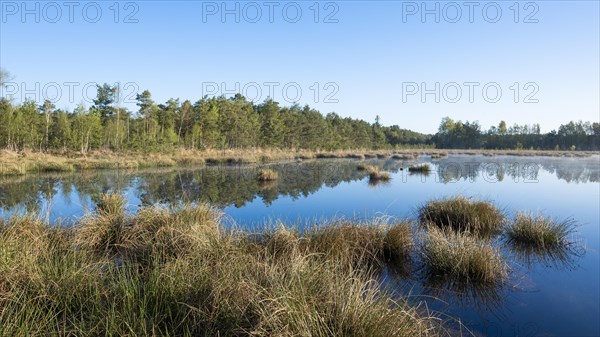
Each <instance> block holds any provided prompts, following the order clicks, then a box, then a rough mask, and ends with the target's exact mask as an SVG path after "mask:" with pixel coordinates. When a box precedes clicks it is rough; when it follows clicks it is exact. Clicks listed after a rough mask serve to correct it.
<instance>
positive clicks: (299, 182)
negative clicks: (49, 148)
mask: <svg viewBox="0 0 600 337" xmlns="http://www.w3.org/2000/svg"><path fill="white" fill-rule="evenodd" d="M356 163H357V162H356V161H354V160H318V161H307V162H302V163H287V164H273V165H269V167H270V168H271V169H273V170H275V171H277V172H278V173H279V179H278V180H277V181H274V182H270V183H267V184H265V183H261V182H259V181H258V180H257V179H256V176H257V174H258V171H259V167H255V166H207V167H203V168H198V169H179V170H174V169H162V170H160V169H155V170H147V171H118V170H109V171H83V172H77V173H69V174H60V173H55V174H43V175H42V174H40V175H26V176H22V177H18V178H16V179H14V178H13V179H3V180H0V187H1V188H0V208H2V209H5V210H9V209H15V208H17V207H26V210H27V211H38V207H39V205H40V204H41V203H42V202H43V201H44V200H51V199H52V198H53V197H54V196H55V195H56V194H57V193H59V192H60V193H61V194H62V197H63V198H69V196H70V195H71V193H77V194H78V196H79V199H80V200H81V201H82V203H89V204H88V205H82V206H90V205H95V204H96V203H97V202H98V201H99V200H100V196H101V195H102V194H104V193H106V192H109V191H119V192H122V191H124V190H128V189H131V190H132V191H133V192H134V194H135V195H136V196H137V197H139V199H140V200H141V202H142V204H146V205H148V204H154V203H172V204H177V203H181V202H208V203H211V204H213V205H215V206H220V207H225V206H229V205H235V206H236V207H241V206H243V205H245V204H246V203H247V202H250V201H252V200H254V199H255V198H256V197H257V196H258V197H259V198H261V199H262V200H263V201H264V202H265V203H267V204H270V203H271V202H273V201H274V200H275V199H277V198H279V197H281V196H288V197H291V198H293V199H297V198H300V197H306V196H308V195H310V194H311V193H314V192H316V191H317V190H319V189H320V188H321V187H322V186H324V185H325V186H328V187H334V186H337V185H338V184H340V183H342V182H350V181H356V180H360V179H363V178H364V177H365V176H366V173H365V172H362V171H358V170H357V169H356ZM373 163H375V164H378V165H384V162H383V161H374V162H373ZM390 168H394V165H392V166H390ZM396 169H399V165H396ZM66 201H67V202H69V201H68V200H66Z"/></svg>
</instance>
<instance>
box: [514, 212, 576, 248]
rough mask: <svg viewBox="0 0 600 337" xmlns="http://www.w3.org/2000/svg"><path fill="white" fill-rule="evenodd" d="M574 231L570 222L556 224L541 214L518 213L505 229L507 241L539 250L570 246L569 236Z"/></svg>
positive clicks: (573, 224) (573, 226)
mask: <svg viewBox="0 0 600 337" xmlns="http://www.w3.org/2000/svg"><path fill="white" fill-rule="evenodd" d="M574 230H575V223H574V222H573V221H572V220H570V219H567V220H564V221H561V222H558V221H556V220H554V219H553V218H551V217H545V216H543V215H542V214H540V215H538V216H537V217H535V216H533V215H532V214H527V213H518V214H517V215H516V217H515V219H514V221H513V222H511V223H510V224H509V225H508V226H507V228H506V235H507V237H508V240H509V241H510V242H513V243H519V244H526V245H531V246H533V247H535V248H539V249H554V248H557V247H565V246H568V245H570V244H571V242H570V241H569V236H570V235H571V234H572V233H573V232H574Z"/></svg>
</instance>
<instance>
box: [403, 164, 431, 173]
mask: <svg viewBox="0 0 600 337" xmlns="http://www.w3.org/2000/svg"><path fill="white" fill-rule="evenodd" d="M429 171H431V167H429V164H421V165H416V166H410V167H409V168H408V172H414V173H429Z"/></svg>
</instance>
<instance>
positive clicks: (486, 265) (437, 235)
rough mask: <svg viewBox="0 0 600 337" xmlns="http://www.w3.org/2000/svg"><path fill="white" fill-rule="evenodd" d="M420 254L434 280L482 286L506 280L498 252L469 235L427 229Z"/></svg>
mask: <svg viewBox="0 0 600 337" xmlns="http://www.w3.org/2000/svg"><path fill="white" fill-rule="evenodd" d="M422 250H423V251H422V255H423V258H424V261H425V264H426V265H427V267H428V268H429V270H430V271H431V274H432V275H434V276H443V277H450V278H453V279H456V280H462V281H467V282H473V283H482V284H499V283H502V282H503V281H504V280H505V279H506V277H507V276H508V266H507V264H506V262H505V261H504V260H503V259H502V258H501V256H500V253H499V251H498V250H497V249H495V248H494V247H492V246H491V244H490V243H488V242H485V241H484V240H481V239H479V238H477V237H473V236H471V235H468V233H461V232H456V231H454V230H452V229H449V228H446V229H440V228H438V227H437V226H430V227H429V228H428V229H427V234H426V235H425V239H424V244H423V247H422Z"/></svg>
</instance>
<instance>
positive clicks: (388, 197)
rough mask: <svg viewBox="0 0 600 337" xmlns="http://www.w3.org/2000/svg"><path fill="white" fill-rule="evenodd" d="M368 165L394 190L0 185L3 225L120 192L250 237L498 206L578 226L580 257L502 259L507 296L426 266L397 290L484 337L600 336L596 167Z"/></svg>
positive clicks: (36, 181)
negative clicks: (198, 213) (208, 211)
mask: <svg viewBox="0 0 600 337" xmlns="http://www.w3.org/2000/svg"><path fill="white" fill-rule="evenodd" d="M369 162H370V163H371V164H374V165H378V166H381V167H383V168H385V169H386V170H388V171H390V172H392V180H391V181H390V182H389V183H381V184H376V185H373V184H370V183H369V181H368V177H367V175H366V173H364V172H361V171H358V170H356V164H357V163H358V161H356V160H315V161H304V162H299V163H296V162H293V163H287V164H276V165H269V166H270V168H272V169H274V170H276V171H278V172H279V176H280V179H279V181H277V182H275V183H269V184H261V183H258V182H257V181H256V179H255V177H256V174H257V172H258V168H256V167H251V166H225V167H205V168H198V169H177V170H173V169H170V170H150V171H91V172H78V173H70V174H40V175H27V176H23V177H10V178H8V177H7V178H1V177H0V218H1V217H7V216H10V215H11V214H22V213H25V212H28V211H36V212H41V213H42V214H44V216H46V217H48V219H49V221H50V222H52V223H56V222H59V221H62V222H63V223H70V222H72V221H73V220H74V219H76V218H77V217H79V216H82V215H83V214H84V213H85V212H89V211H92V210H93V207H94V205H95V204H96V202H97V201H98V200H99V198H100V196H101V195H102V194H103V193H105V192H109V191H117V192H120V193H122V194H124V195H125V196H127V198H128V202H129V210H130V211H131V212H134V211H135V210H136V209H137V208H138V207H139V206H140V205H150V204H155V203H164V204H177V203H181V202H186V201H192V202H208V203H211V204H212V205H215V206H218V207H220V208H222V209H223V210H224V211H225V213H226V214H227V215H228V216H229V217H230V218H231V219H232V220H234V221H236V222H237V223H238V224H240V225H243V226H249V227H251V226H256V225H259V226H262V224H263V223H264V222H265V221H274V220H275V219H279V220H282V221H284V222H286V223H290V224H295V225H299V224H300V225H301V224H302V223H305V222H306V221H307V220H315V219H316V220H319V219H331V218H335V217H347V218H369V217H377V216H383V215H385V216H391V217H397V218H414V217H415V209H416V207H418V206H419V205H421V204H423V203H424V202H426V201H427V200H429V199H432V198H441V197H444V196H452V195H457V194H462V195H465V196H469V197H475V198H479V199H486V200H490V201H493V202H494V203H495V204H496V205H497V206H498V207H500V208H502V209H504V210H505V212H506V213H507V214H509V215H512V214H514V212H516V211H521V210H523V211H532V212H534V213H537V212H543V213H544V214H545V215H549V216H553V217H556V218H558V219H566V218H573V219H575V220H576V221H577V223H578V224H579V227H578V235H577V237H576V239H577V240H578V242H579V245H578V246H577V248H576V249H573V251H571V252H567V253H566V254H565V255H564V256H560V257H559V258H548V257H543V256H537V255H535V254H533V255H532V254H529V253H527V252H523V251H518V250H514V249H508V248H507V249H503V253H504V254H505V256H506V257H507V259H508V260H509V261H510V265H511V268H512V272H511V276H510V281H509V282H508V284H507V285H504V286H502V287H499V288H493V289H477V288H473V287H472V286H468V285H464V284H463V285H460V284H449V283H448V282H445V281H443V280H434V279H430V278H426V277H425V278H424V277H421V276H422V273H421V271H420V267H419V266H418V263H414V265H413V266H412V267H410V268H409V270H403V268H398V270H390V272H389V273H387V274H386V280H387V282H388V283H389V284H390V285H392V286H395V287H398V288H400V289H402V291H405V292H407V291H409V292H410V293H411V294H412V295H411V296H412V298H414V300H416V301H426V303H427V306H428V308H430V309H432V310H439V311H443V312H445V313H448V314H449V315H450V316H453V317H459V318H460V319H461V322H462V323H464V324H465V325H466V326H467V327H468V328H470V329H471V331H473V332H475V333H476V334H478V335H488V336H512V335H518V336H534V335H535V336H537V335H548V336H598V335H600V323H599V321H598V316H599V315H600V275H599V273H600V259H599V253H598V251H599V248H600V183H599V182H600V158H599V157H598V156H595V157H591V158H584V159H582V158H541V157H512V156H497V157H484V156H469V155H464V156H451V157H449V158H443V159H439V160H436V159H433V160H432V159H431V158H429V157H421V158H419V159H418V160H416V162H428V163H430V164H432V168H433V171H432V172H431V173H430V174H429V175H428V176H424V175H415V174H409V173H408V172H407V170H406V169H405V168H406V167H407V166H408V165H409V162H406V161H398V160H370V161H369ZM403 168H404V169H403ZM496 244H497V245H498V246H500V247H503V245H504V244H503V243H502V242H501V241H498V242H497V243H496Z"/></svg>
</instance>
